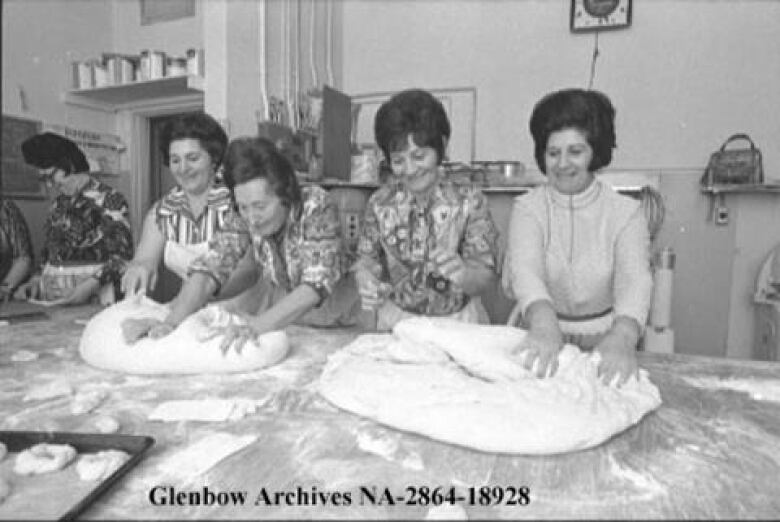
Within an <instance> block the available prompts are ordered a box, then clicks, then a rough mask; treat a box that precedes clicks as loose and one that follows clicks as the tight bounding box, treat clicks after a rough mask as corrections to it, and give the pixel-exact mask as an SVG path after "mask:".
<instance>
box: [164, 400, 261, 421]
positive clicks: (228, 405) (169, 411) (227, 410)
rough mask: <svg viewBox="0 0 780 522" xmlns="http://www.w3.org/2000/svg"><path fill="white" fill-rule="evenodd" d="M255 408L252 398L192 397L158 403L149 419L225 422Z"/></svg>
mask: <svg viewBox="0 0 780 522" xmlns="http://www.w3.org/2000/svg"><path fill="white" fill-rule="evenodd" d="M256 410H257V401H255V400H252V399H242V398H233V399H199V400H198V399H194V400H179V401H166V402H163V403H160V404H159V405H158V406H157V407H156V408H155V409H154V410H153V411H152V412H151V413H150V414H149V420H158V421H165V422H175V421H183V420H195V421H204V422H225V421H228V420H239V419H242V418H243V417H245V416H246V415H248V414H251V413H254V412H255V411H256Z"/></svg>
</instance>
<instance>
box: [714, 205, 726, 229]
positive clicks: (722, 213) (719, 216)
mask: <svg viewBox="0 0 780 522" xmlns="http://www.w3.org/2000/svg"><path fill="white" fill-rule="evenodd" d="M715 223H717V224H718V225H728V224H729V209H728V207H718V210H717V212H716V214H715Z"/></svg>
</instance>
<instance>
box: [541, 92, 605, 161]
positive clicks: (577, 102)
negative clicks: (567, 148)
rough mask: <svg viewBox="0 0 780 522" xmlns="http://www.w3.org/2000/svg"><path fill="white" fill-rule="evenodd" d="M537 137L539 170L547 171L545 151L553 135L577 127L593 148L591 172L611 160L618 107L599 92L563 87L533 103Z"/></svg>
mask: <svg viewBox="0 0 780 522" xmlns="http://www.w3.org/2000/svg"><path fill="white" fill-rule="evenodd" d="M529 127H530V129H531V135H532V136H533V138H534V157H535V158H536V164H537V165H539V169H540V170H541V171H542V172H543V173H545V174H547V168H546V166H545V162H544V153H545V149H546V148H547V140H548V139H549V137H550V134H552V133H553V132H558V131H560V130H564V129H572V128H573V129H577V130H579V131H581V132H582V133H584V134H585V138H586V139H587V140H588V144H589V145H590V147H591V148H592V149H593V159H592V160H591V162H590V165H589V166H588V170H590V171H591V172H594V171H597V170H599V169H600V168H602V167H606V166H607V165H609V164H610V163H611V162H612V149H614V148H615V108H614V107H613V106H612V102H610V101H609V98H608V97H607V96H606V95H605V94H603V93H601V92H599V91H593V90H591V91H586V90H583V89H562V90H560V91H556V92H553V93H550V94H547V95H546V96H544V97H543V98H542V99H541V100H539V101H538V102H537V103H536V105H535V106H534V110H533V112H532V113H531V121H530V123H529Z"/></svg>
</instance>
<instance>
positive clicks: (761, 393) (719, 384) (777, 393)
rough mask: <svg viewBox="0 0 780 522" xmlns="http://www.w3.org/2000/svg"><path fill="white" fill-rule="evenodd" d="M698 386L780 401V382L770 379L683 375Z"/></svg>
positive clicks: (760, 399) (686, 379) (687, 380)
mask: <svg viewBox="0 0 780 522" xmlns="http://www.w3.org/2000/svg"><path fill="white" fill-rule="evenodd" d="M683 380H685V382H687V383H688V384H691V385H693V386H696V387H698V388H716V389H722V390H733V391H740V392H745V393H747V394H749V395H750V396H751V397H752V398H753V399H755V400H757V401H773V402H780V382H777V381H775V380H770V379H718V378H717V377H683Z"/></svg>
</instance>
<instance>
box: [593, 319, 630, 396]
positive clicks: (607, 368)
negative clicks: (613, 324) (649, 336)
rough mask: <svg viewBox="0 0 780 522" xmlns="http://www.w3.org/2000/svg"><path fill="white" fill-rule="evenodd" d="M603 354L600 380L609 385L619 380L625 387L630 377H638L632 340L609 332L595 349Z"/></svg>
mask: <svg viewBox="0 0 780 522" xmlns="http://www.w3.org/2000/svg"><path fill="white" fill-rule="evenodd" d="M595 349H596V350H597V351H598V352H599V353H600V354H601V362H600V363H599V378H601V380H602V381H603V382H604V384H606V385H609V384H610V383H612V382H613V381H614V380H615V379H617V385H618V386H621V385H623V384H624V383H625V382H626V381H627V380H628V379H629V377H632V376H633V377H636V375H637V362H636V347H635V343H634V342H633V340H632V339H630V338H628V337H627V336H624V335H621V334H620V333H617V332H609V333H608V334H606V335H605V336H604V338H603V339H602V340H601V342H600V343H599V344H598V345H596V348H595Z"/></svg>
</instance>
